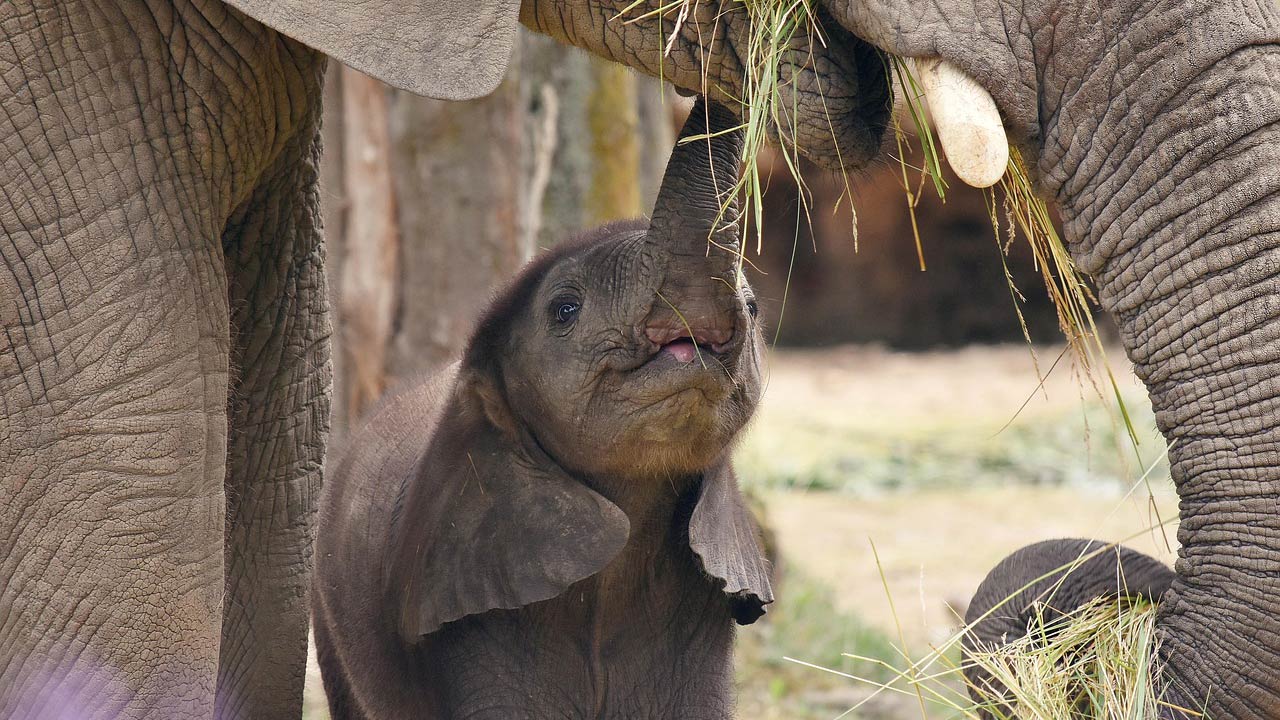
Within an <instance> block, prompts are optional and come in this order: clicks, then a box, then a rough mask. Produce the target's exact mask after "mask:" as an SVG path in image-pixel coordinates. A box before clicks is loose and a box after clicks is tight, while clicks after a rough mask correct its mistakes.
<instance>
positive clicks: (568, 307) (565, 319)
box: [553, 300, 582, 325]
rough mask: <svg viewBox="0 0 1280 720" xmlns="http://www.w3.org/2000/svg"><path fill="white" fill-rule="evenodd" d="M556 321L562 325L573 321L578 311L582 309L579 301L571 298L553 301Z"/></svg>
mask: <svg viewBox="0 0 1280 720" xmlns="http://www.w3.org/2000/svg"><path fill="white" fill-rule="evenodd" d="M553 307H555V312H556V322H558V323H560V324H562V325H564V324H568V323H570V322H573V319H574V318H575V317H577V316H578V311H579V310H581V309H582V305H581V304H580V303H577V302H574V301H573V300H560V301H557V302H556V303H555V305H554V306H553Z"/></svg>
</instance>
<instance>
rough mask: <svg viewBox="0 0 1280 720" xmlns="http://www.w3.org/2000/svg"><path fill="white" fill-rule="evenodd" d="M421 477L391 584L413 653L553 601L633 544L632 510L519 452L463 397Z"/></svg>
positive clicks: (403, 514) (411, 495) (403, 512)
mask: <svg viewBox="0 0 1280 720" xmlns="http://www.w3.org/2000/svg"><path fill="white" fill-rule="evenodd" d="M415 472H416V474H417V476H416V478H414V480H413V481H412V482H411V483H410V487H409V489H408V490H407V492H406V496H405V499H404V501H403V504H402V506H401V508H400V514H399V520H398V523H399V527H398V529H397V531H396V532H395V533H394V534H393V538H394V539H393V541H392V548H391V557H390V567H389V572H388V575H387V582H388V587H387V592H388V597H389V598H390V599H391V602H392V603H394V604H395V605H396V606H398V612H399V620H400V631H401V633H402V635H403V637H404V638H405V640H406V641H407V642H410V643H412V642H416V641H417V640H418V639H419V638H420V637H422V636H423V635H427V634H430V633H432V632H435V631H436V630H437V629H439V628H440V626H441V625H443V624H444V623H447V622H451V621H453V620H458V619H460V618H463V617H466V616H468V615H475V614H477V613H483V612H486V611H489V610H495V609H511V608H518V607H523V606H525V605H528V604H530V603H534V602H538V601H540V600H547V599H549V598H553V597H555V596H557V595H559V594H561V593H563V592H564V591H565V590H566V589H568V587H569V586H570V585H572V584H573V583H575V582H577V581H579V580H582V579H584V578H586V577H589V576H591V575H593V574H595V573H596V572H599V571H600V570H601V569H603V568H604V566H605V565H606V564H608V562H609V561H610V560H611V559H613V557H614V555H616V554H617V553H618V552H619V551H620V550H621V549H622V547H623V546H624V545H625V544H626V542H627V535H628V532H629V529H630V526H629V523H628V521H627V517H626V514H624V513H623V512H622V510H620V509H619V508H618V507H617V506H616V505H614V504H613V503H611V502H609V501H608V500H606V499H605V498H604V497H603V496H601V495H599V494H598V493H596V492H594V491H593V490H591V489H590V488H588V487H586V486H585V485H583V484H582V483H580V482H578V481H577V480H574V479H573V478H571V477H569V476H568V475H567V474H566V473H565V472H564V471H563V470H561V469H560V468H559V467H558V466H557V465H555V464H554V463H553V462H552V461H551V460H550V459H548V458H545V457H530V456H529V454H527V453H525V452H521V451H518V450H517V448H516V446H515V444H514V442H513V440H512V439H511V437H510V435H509V434H508V433H507V432H504V431H502V430H499V429H498V428H496V427H495V426H494V425H493V424H492V423H491V422H489V421H488V419H487V418H486V417H485V414H484V412H483V411H480V410H478V409H477V408H476V407H474V406H472V405H471V404H470V403H468V402H466V401H465V399H463V398H455V399H454V400H452V401H451V402H450V403H449V406H448V407H447V408H446V409H445V414H444V417H443V418H442V419H441V421H440V427H439V428H438V429H437V431H436V432H435V433H434V434H433V437H432V442H431V446H430V449H429V450H428V451H427V453H426V454H425V455H424V456H423V460H422V463H421V465H420V466H419V467H418V468H417V469H416V470H415Z"/></svg>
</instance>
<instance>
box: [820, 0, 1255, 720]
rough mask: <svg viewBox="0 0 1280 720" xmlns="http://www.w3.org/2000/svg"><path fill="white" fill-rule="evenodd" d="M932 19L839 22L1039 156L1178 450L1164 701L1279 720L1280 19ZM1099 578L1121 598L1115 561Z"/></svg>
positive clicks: (1047, 6) (1073, 240)
mask: <svg viewBox="0 0 1280 720" xmlns="http://www.w3.org/2000/svg"><path fill="white" fill-rule="evenodd" d="M837 5H838V6H840V7H836V6H837ZM934 5H935V3H931V2H906V3H900V4H899V5H897V6H895V9H893V10H892V11H890V9H889V8H888V7H886V6H885V4H884V3H881V2H876V1H875V0H859V1H857V2H854V1H849V2H839V0H832V3H831V6H832V10H833V12H834V13H835V15H836V16H837V18H838V19H840V20H841V21H842V22H844V23H846V24H847V25H848V26H849V27H850V28H851V29H853V30H854V32H856V33H858V34H860V35H861V36H863V37H865V38H868V39H870V40H872V41H873V42H875V43H876V44H878V45H880V46H881V47H885V48H886V49H889V50H892V51H898V52H906V53H907V54H914V55H928V54H942V55H944V56H945V57H946V58H947V59H948V60H951V61H953V62H954V63H955V64H956V65H957V66H959V67H961V68H963V69H965V70H966V71H967V72H969V73H970V74H971V75H973V76H974V77H975V78H976V79H978V80H979V81H980V82H981V83H982V84H983V85H984V86H985V87H986V88H987V89H988V90H989V91H990V92H991V93H992V95H993V96H994V97H995V98H996V100H997V102H998V103H999V105H1000V107H1001V110H1002V113H1003V114H1004V115H1005V119H1006V124H1007V125H1008V127H1009V129H1010V131H1011V135H1012V136H1013V137H1014V138H1015V139H1016V140H1018V141H1020V142H1022V143H1023V144H1024V146H1025V147H1027V148H1028V149H1029V150H1031V151H1032V152H1034V153H1035V156H1036V168H1037V169H1038V175H1039V180H1040V184H1041V188H1042V189H1043V190H1045V191H1047V192H1048V193H1049V194H1050V195H1051V196H1053V197H1054V198H1055V199H1056V200H1057V202H1058V203H1059V205H1060V206H1061V209H1062V214H1063V217H1064V220H1065V223H1064V224H1065V235H1066V239H1067V241H1068V244H1069V246H1070V249H1071V252H1072V255H1073V257H1074V258H1075V260H1076V262H1077V263H1078V264H1079V266H1080V267H1081V269H1083V270H1084V271H1085V272H1087V273H1089V274H1090V275H1091V276H1092V277H1093V278H1094V279H1095V281H1096V283H1097V288H1098V291H1099V298H1100V300H1101V302H1102V304H1103V305H1104V306H1105V307H1106V309H1108V310H1109V311H1111V312H1112V313H1113V314H1114V315H1115V317H1116V320H1117V321H1118V324H1119V326H1120V332H1121V338H1122V341H1123V344H1124V347H1125V349H1126V351H1127V353H1128V355H1129V357H1130V359H1131V360H1132V361H1133V363H1134V366H1135V370H1136V372H1137V374H1138V375H1139V377H1141V378H1142V379H1143V381H1144V382H1145V383H1146V384H1147V387H1148V389H1149V391H1150V394H1151V400H1152V403H1153V405H1154V407H1155V411H1156V419H1157V422H1158V424H1159V426H1160V429H1161V431H1162V432H1163V433H1164V434H1165V436H1166V437H1167V438H1168V440H1169V441H1170V443H1171V445H1172V447H1171V450H1170V456H1171V457H1170V460H1171V467H1172V474H1173V479H1174V481H1175V483H1176V485H1177V489H1178V493H1179V496H1180V498H1181V519H1182V524H1181V526H1180V529H1179V532H1178V537H1179V540H1180V542H1181V546H1182V547H1181V550H1180V553H1179V560H1178V563H1177V566H1176V573H1177V574H1176V577H1175V578H1174V579H1173V582H1172V585H1171V587H1170V588H1169V590H1168V591H1167V592H1166V593H1165V596H1164V600H1163V603H1162V606H1161V608H1160V611H1159V625H1158V627H1159V635H1160V649H1159V654H1160V660H1161V665H1162V666H1163V668H1164V670H1163V672H1164V674H1165V677H1164V678H1163V680H1165V681H1167V682H1168V685H1169V689H1168V691H1167V695H1166V698H1165V699H1166V700H1167V701H1168V702H1170V703H1172V704H1176V705H1181V706H1184V707H1188V708H1204V709H1205V710H1206V711H1207V714H1208V716H1209V717H1214V718H1233V719H1237V720H1247V719H1254V718H1257V719H1261V718H1276V717H1280V671H1277V668H1280V427H1278V425H1280V423H1278V422H1277V418H1280V87H1278V85H1277V79H1278V78H1280V45H1278V43H1280V6H1278V5H1277V4H1276V3H1275V2H1274V0H1259V1H1258V2H1247V1H1245V0H1241V1H1240V2H1221V0H1167V1H1166V0H1160V1H1158V2H1138V1H1137V0H1108V1H1106V2H1100V3H1088V4H1085V5H1079V4H1075V5H1070V3H1068V2H1067V0H1054V1H1052V2H1034V1H1030V2H1027V1H1023V0H1019V2H1002V3H999V4H998V5H997V4H994V3H993V2H992V1H991V0H981V1H980V2H978V3H976V7H975V9H976V11H977V12H978V13H980V15H978V16H977V17H974V18H957V17H954V16H949V17H941V16H938V15H937V11H935V10H933V9H931V8H932V6H934ZM1068 5H1070V7H1068ZM894 17H896V18H897V20H898V23H897V24H896V25H895V24H894V23H893V22H886V19H891V18H894ZM993 18H1003V21H1002V22H993V20H992V19H993ZM899 27H901V28H907V27H914V28H917V30H916V32H914V33H907V34H905V35H904V34H895V33H894V31H895V29H898V28H899ZM954 28H964V29H965V30H966V33H959V32H958V31H956V30H954ZM999 572H1006V573H1014V574H1015V575H1016V574H1017V573H1019V572H1021V573H1027V570H1026V569H1025V568H1023V569H1022V570H1019V569H1017V568H1013V569H1010V568H1007V567H1006V568H1005V569H1003V570H1000V571H999ZM1032 577H1034V574H1031V575H1030V576H1026V575H1024V576H1023V577H1022V580H1023V581H1026V580H1031V579H1032ZM1013 580H1015V581H1016V580H1017V577H1013ZM1085 580H1086V584H1087V582H1092V581H1093V580H1105V581H1107V582H1110V583H1111V585H1112V587H1114V586H1115V585H1116V583H1117V579H1116V575H1115V573H1114V564H1113V565H1112V569H1111V570H1110V574H1109V575H1107V577H1095V578H1093V579H1092V580H1090V579H1089V578H1085ZM1010 585H1011V586H1012V587H1019V586H1020V585H1021V583H1018V582H1013V583H1010Z"/></svg>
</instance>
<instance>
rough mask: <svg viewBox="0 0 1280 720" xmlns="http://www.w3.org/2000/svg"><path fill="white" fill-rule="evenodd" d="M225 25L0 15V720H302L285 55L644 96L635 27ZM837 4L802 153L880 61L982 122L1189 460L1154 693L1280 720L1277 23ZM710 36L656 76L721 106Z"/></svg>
mask: <svg viewBox="0 0 1280 720" xmlns="http://www.w3.org/2000/svg"><path fill="white" fill-rule="evenodd" d="M234 4H235V5H236V7H238V8H239V9H240V10H242V11H244V12H245V13H247V15H248V16H246V15H241V14H240V13H239V12H236V11H233V10H230V9H229V8H228V7H226V6H224V5H221V4H219V3H218V2H216V1H215V0H198V1H197V0H182V1H180V2H159V1H158V0H157V1H155V2H143V1H142V0H133V1H130V2H91V1H90V0H66V1H55V0H38V1H37V2H31V1H27V2H9V3H3V4H0V32H2V33H3V34H4V36H5V37H4V42H0V83H2V84H3V89H2V92H3V100H2V101H0V102H2V103H3V105H2V107H0V109H2V110H3V112H0V144H2V145H3V152H2V153H0V191H3V193H4V195H5V202H4V203H3V205H2V206H0V229H2V230H3V233H4V239H3V242H0V324H2V325H3V328H4V333H3V334H2V335H0V402H2V403H3V406H2V407H0V410H2V412H0V475H2V477H3V485H2V486H0V492H2V493H3V495H0V546H2V547H4V549H5V551H6V552H4V553H2V554H0V579H3V580H4V582H3V583H0V715H3V716H8V717H19V718H28V717H58V716H60V715H61V714H62V713H70V714H71V715H72V716H76V717H86V718H100V717H130V718H132V717H163V718H180V717H192V718H196V717H208V716H210V715H211V714H212V713H213V712H214V708H215V705H216V706H217V708H218V713H219V714H220V715H221V716H223V717H242V716H243V717H249V716H262V717H271V718H275V717H295V716H297V714H298V707H299V703H300V694H301V677H302V675H301V670H302V665H303V652H304V647H305V627H306V612H307V602H306V592H305V589H306V587H307V574H308V565H309V559H308V554H307V551H306V548H307V546H308V538H309V536H310V533H311V530H310V525H311V518H312V511H313V508H314V503H315V497H316V489H317V487H316V486H317V483H318V482H319V473H318V468H319V466H320V461H321V456H322V452H323V438H324V427H325V423H326V420H325V417H326V414H327V413H326V405H327V401H326V397H327V391H328V372H327V357H328V351H327V342H326V336H327V333H328V329H327V316H326V309H325V307H324V301H323V297H324V292H323V274H322V269H321V257H322V250H321V249H320V246H319V239H318V232H317V227H316V226H317V224H318V223H317V220H316V218H317V213H316V193H315V172H314V171H315V158H316V153H317V150H318V148H317V146H316V123H317V122H318V117H319V113H318V104H319V98H320V92H319V85H320V75H321V71H322V68H323V65H324V60H323V58H322V57H321V55H320V54H319V53H318V52H314V51H312V50H309V49H307V47H306V46H305V45H304V44H309V45H310V46H311V47H314V48H316V49H318V50H320V51H324V52H328V53H331V54H333V55H334V56H335V57H337V58H339V59H342V60H346V61H349V62H351V63H352V64H355V65H357V66H358V67H361V68H362V69H364V70H365V71H367V72H370V73H371V74H374V75H376V76H379V77H383V78H386V79H388V80H391V81H392V82H395V83H397V84H399V85H401V86H404V87H407V88H411V89H416V90H418V91H422V92H427V93H434V94H437V95H440V96H447V97H464V96H470V95H474V94H480V93H483V92H485V91H486V90H487V89H489V87H491V86H492V84H493V83H494V82H496V79H497V78H498V77H499V76H500V74H501V72H500V66H501V65H502V62H503V59H504V58H505V56H506V53H507V51H508V49H509V46H510V41H511V37H512V32H513V25H514V22H515V21H516V18H517V17H519V18H520V19H521V20H522V21H523V22H524V23H525V24H527V25H529V26H531V27H535V28H537V29H541V30H542V31H543V32H547V33H548V34H551V35H554V36H557V37H562V38H567V39H569V40H570V41H572V42H575V43H576V44H579V45H581V46H583V47H586V48H588V49H590V50H592V51H593V52H597V53H600V54H603V55H604V56H606V57H609V58H612V59H614V60H618V61H621V62H625V63H627V64H629V65H632V66H635V67H638V68H640V69H642V70H644V71H646V72H650V73H653V72H656V71H657V69H658V68H657V67H656V65H657V57H658V55H657V51H658V47H659V45H660V43H661V42H662V32H661V31H660V29H659V28H656V27H655V26H654V22H653V21H648V22H637V23H634V24H631V25H622V24H618V23H612V24H610V23H608V19H609V18H610V17H612V16H613V15H614V14H615V12H616V11H617V10H618V9H620V8H621V7H622V6H623V5H624V4H625V3H624V2H622V0H618V1H617V2H598V1H597V2H592V1H589V0H555V1H553V0H540V1H538V2H535V0H528V1H527V2H526V3H525V4H524V5H522V6H519V7H517V4H516V3H515V2H514V1H513V0H506V1H504V0H494V1H492V2H461V1H460V0H431V2H423V3H409V2H395V1H394V0H387V1H386V2H384V3H378V4H377V5H376V8H373V9H371V7H370V4H369V3H363V2H353V1H348V0H339V1H337V2H329V3H311V2H307V1H306V0H277V1H276V2H266V1H265V0H236V2H235V3H234ZM654 4H656V3H649V5H650V6H652V5H654ZM714 5H715V3H700V4H699V5H698V7H699V8H700V10H699V12H707V13H708V14H712V13H713V12H714V9H715V8H714V7H712V6H714ZM825 7H826V10H827V11H828V12H829V14H830V17H831V18H832V19H834V20H835V21H836V22H837V23H838V24H839V25H841V26H843V27H844V28H846V29H847V30H849V31H850V32H851V33H852V34H851V35H850V34H845V33H840V32H837V31H836V28H835V27H834V26H833V27H830V28H828V30H829V33H828V34H829V35H830V36H831V37H830V38H829V42H828V43H827V44H826V45H825V46H824V47H825V48H826V49H825V50H819V51H818V53H817V54H818V57H817V60H816V62H815V65H816V67H817V68H818V71H817V72H802V73H801V74H800V76H799V78H798V80H799V83H800V86H801V88H802V89H803V90H804V91H805V92H803V93H802V95H801V98H800V103H801V106H802V109H801V113H800V116H801V119H802V123H801V125H800V127H798V128H797V129H796V132H797V134H798V136H799V138H800V140H801V141H802V144H803V145H804V146H806V147H809V148H810V150H809V152H810V154H812V155H815V156H817V158H818V159H819V160H820V161H822V160H824V159H825V160H826V162H827V163H828V164H835V163H833V161H832V158H831V156H832V155H833V154H834V155H836V156H837V157H838V158H839V159H842V160H845V161H848V162H850V163H856V162H859V161H860V160H865V158H866V156H867V155H868V154H869V150H868V147H869V144H871V143H873V138H874V136H875V134H876V133H877V131H878V128H879V127H880V126H881V125H882V122H876V121H875V120H874V118H871V117H870V116H869V115H868V114H869V113H874V112H876V111H877V107H878V106H877V105H876V104H875V103H874V102H866V101H865V98H872V97H877V96H878V97H881V98H883V97H884V95H885V89H884V87H883V81H882V80H877V78H880V77H882V76H881V75H880V73H879V72H878V71H877V69H876V67H874V66H875V63H872V62H867V63H862V62H859V58H862V57H866V56H867V55H868V54H870V57H875V55H874V53H872V52H871V51H870V50H868V49H867V48H866V46H865V45H863V44H862V42H863V41H865V42H866V43H869V44H870V45H872V46H874V47H875V48H879V49H881V50H887V51H891V52H895V53H899V54H903V55H909V56H927V55H941V56H943V57H945V58H947V59H949V60H950V61H952V62H954V63H955V64H957V65H958V66H960V67H961V68H963V69H965V70H967V71H968V72H969V73H970V74H971V75H973V76H974V77H975V78H976V79H977V80H978V81H979V82H980V83H981V84H982V85H984V86H985V87H986V88H987V89H988V91H990V92H991V94H992V95H993V96H994V97H995V99H996V102H997V104H998V105H999V107H1000V109H1001V112H1002V114H1003V115H1004V117H1005V121H1006V124H1007V126H1008V128H1009V129H1010V132H1011V136H1012V138H1013V139H1014V140H1015V141H1017V142H1018V143H1019V144H1021V145H1022V147H1023V149H1024V151H1025V153H1026V157H1027V159H1028V162H1029V163H1030V164H1031V166H1032V169H1033V172H1035V174H1036V175H1037V176H1038V180H1039V183H1040V188H1041V190H1042V191H1043V192H1045V193H1046V194H1047V195H1049V196H1050V197H1052V198H1054V199H1055V200H1056V201H1057V202H1058V203H1059V205H1060V206H1061V208H1062V214H1063V218H1064V220H1065V231H1066V240H1067V242H1068V244H1069V246H1070V250H1071V252H1072V255H1073V256H1074V257H1075V259H1076V260H1077V262H1078V263H1079V265H1080V267H1082V268H1083V269H1084V270H1086V271H1087V272H1089V273H1091V274H1092V275H1093V276H1094V277H1095V278H1096V280H1097V285H1098V289H1099V296H1100V299H1101V300H1102V303H1103V304H1104V305H1105V306H1106V308H1107V309H1108V310H1110V311H1111V312H1112V313H1113V314H1114V315H1115V317H1116V319H1117V322H1118V325H1119V327H1120V330H1121V337H1122V340H1123V343H1124V345H1125V349H1126V351H1127V353H1128V355H1129V357H1130V358H1131V359H1132V360H1133V362H1134V364H1135V367H1136V369H1137V372H1138V374H1139V375H1140V377H1142V379H1143V380H1144V381H1145V382H1146V383H1147V385H1148V388H1149V389H1150V391H1151V397H1152V400H1153V403H1154V405H1155V408H1156V412H1157V420H1158V422H1159V424H1160V427H1161V429H1162V431H1163V432H1164V433H1165V435H1166V436H1167V437H1168V438H1169V439H1170V440H1171V441H1173V449H1172V451H1171V455H1172V457H1171V460H1172V470H1173V477H1174V480H1175V482H1176V483H1177V486H1178V490H1179V493H1180V495H1181V498H1182V524H1181V526H1180V529H1179V539H1180V541H1181V544H1182V549H1181V557H1180V560H1179V563H1178V565H1177V567H1176V568H1175V569H1176V572H1177V575H1176V577H1175V578H1174V579H1173V582H1172V584H1171V586H1170V588H1169V590H1168V591H1167V592H1166V593H1165V596H1164V601H1163V604H1162V606H1161V610H1160V624H1159V629H1160V635H1161V640H1162V645H1161V648H1160V654H1161V656H1162V657H1161V659H1162V661H1163V662H1164V665H1165V667H1166V669H1165V677H1164V678H1163V679H1164V680H1166V681H1167V682H1169V683H1170V684H1171V688H1170V690H1169V696H1170V697H1169V700H1170V701H1171V702H1175V703H1178V704H1183V705H1188V706H1198V705H1200V704H1202V702H1203V700H1204V698H1206V697H1207V698H1208V702H1207V708H1208V710H1209V712H1210V714H1211V715H1213V716H1215V717H1219V718H1227V717H1230V718H1245V719H1252V718H1266V717H1276V716H1280V672H1276V668H1280V625H1278V624H1277V620H1276V618H1277V617H1280V591H1278V590H1280V588H1277V585H1278V584H1280V583H1278V581H1277V580H1276V578H1277V574H1276V572H1275V570H1276V568H1277V567H1280V511H1278V508H1277V505H1276V498H1277V497H1280V423H1277V422H1276V417H1277V410H1280V387H1278V384H1280V303H1278V302H1277V298H1278V297H1280V280H1278V279H1277V276H1278V274H1280V270H1277V268H1280V173H1277V172H1275V168H1276V167H1280V137H1278V135H1280V98H1278V97H1277V95H1278V90H1277V87H1276V78H1277V77H1280V48H1278V42H1280V7H1277V5H1276V4H1275V2H1274V0H1228V1H1223V0H1105V1H1103V2H1092V3H1085V2H1081V0H970V1H969V2H959V1H957V0H892V1H891V0H828V1H827V2H826V3H825ZM251 17H252V18H258V19H260V20H262V21H263V22H265V23H266V25H263V24H260V23H259V22H258V21H256V20H253V19H250V18H251ZM269 28H275V31H273V30H271V29H269ZM709 28H711V24H710V22H709V21H708V22H704V23H701V24H698V23H686V25H685V26H684V27H683V29H682V31H681V33H679V35H678V37H677V38H676V42H675V43H674V45H673V49H672V53H671V57H670V62H669V63H666V64H664V65H663V71H664V73H665V74H666V76H667V77H669V78H671V79H673V80H674V81H675V82H676V83H677V84H678V85H681V86H683V87H686V88H691V89H697V88H699V87H701V86H702V80H703V77H702V76H703V74H704V73H703V72H702V71H703V70H705V71H706V72H705V74H706V76H707V79H708V80H709V81H710V84H711V85H712V93H713V95H716V93H718V92H723V93H724V94H725V95H734V94H735V93H734V91H735V90H738V89H740V84H741V81H740V77H741V71H742V68H741V64H740V62H739V55H738V53H737V51H738V49H739V47H740V45H741V43H742V39H743V37H744V31H745V20H744V19H743V15H742V12H741V9H740V8H739V9H738V10H736V11H734V12H729V13H726V14H724V15H723V16H722V17H721V18H720V22H719V23H718V24H716V25H715V28H716V29H715V30H714V31H712V30H709ZM698 29H701V30H702V31H703V32H702V38H703V40H704V41H705V40H707V39H708V38H710V39H711V40H712V43H711V48H712V51H711V55H710V56H709V57H708V58H706V61H705V62H703V61H702V60H701V56H700V55H699V53H697V51H696V50H694V49H693V48H695V47H696V45H695V44H694V41H695V40H696V39H697V34H698V33H697V32H696V31H697V30H698ZM276 31H281V32H283V33H284V35H281V34H278V33H277V32H276ZM286 36H287V37H286ZM287 38H296V39H297V40H290V39H287ZM858 38H860V40H858ZM796 58H797V60H803V58H804V53H803V52H802V51H801V52H797V53H796ZM460 65H461V66H463V69H464V70H465V71H463V72H459V66H460ZM819 90H821V91H822V95H825V96H830V97H831V98H833V99H834V101H835V102H836V103H837V109H836V110H835V115H834V120H835V135H836V136H837V138H838V145H839V146H841V150H840V152H838V153H832V152H831V151H830V150H831V144H830V143H829V142H826V141H825V140H824V138H829V137H830V130H827V129H826V128H827V126H826V124H825V122H823V121H821V120H819V121H817V122H815V121H814V120H813V118H821V115H820V114H818V111H817V110H816V108H818V107H821V101H822V100H823V99H824V98H823V97H820V96H819V93H818V91H819ZM806 108H807V109H806ZM845 113H852V114H845ZM845 145H847V147H843V146H845ZM846 150H847V151H846ZM215 696H216V698H217V699H216V701H215Z"/></svg>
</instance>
